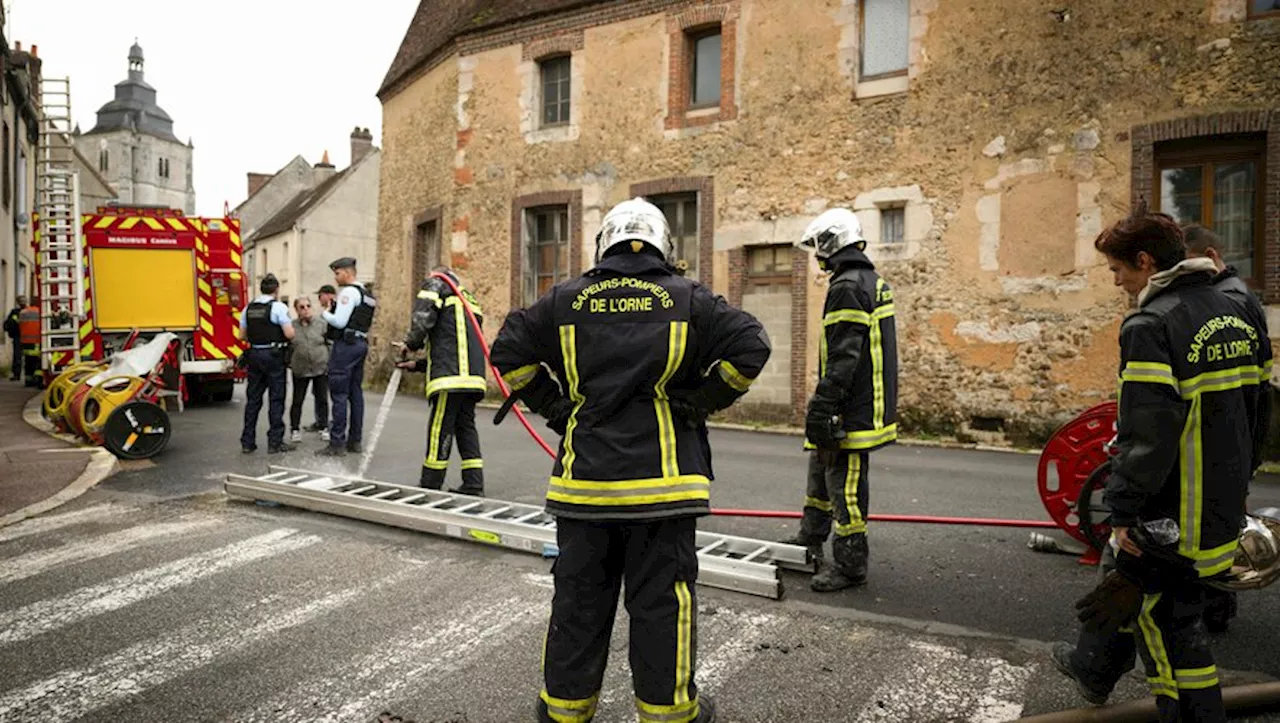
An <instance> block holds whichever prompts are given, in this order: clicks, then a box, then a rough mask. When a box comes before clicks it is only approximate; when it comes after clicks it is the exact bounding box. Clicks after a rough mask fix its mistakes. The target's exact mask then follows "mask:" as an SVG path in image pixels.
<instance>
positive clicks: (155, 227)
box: [142, 216, 164, 231]
mask: <svg viewBox="0 0 1280 723" xmlns="http://www.w3.org/2000/svg"><path fill="white" fill-rule="evenodd" d="M142 222H143V223H145V224H147V225H148V226H150V227H151V230H152V231H163V230H164V224H162V223H160V219H158V218H151V217H150V216H144V217H143V218H142Z"/></svg>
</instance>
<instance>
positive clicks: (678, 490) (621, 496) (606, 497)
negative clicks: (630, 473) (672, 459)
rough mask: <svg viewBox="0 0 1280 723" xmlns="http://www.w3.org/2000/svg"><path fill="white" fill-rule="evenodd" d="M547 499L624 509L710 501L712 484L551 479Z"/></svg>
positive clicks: (697, 478) (690, 478) (695, 478)
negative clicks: (634, 506) (669, 503)
mask: <svg viewBox="0 0 1280 723" xmlns="http://www.w3.org/2000/svg"><path fill="white" fill-rule="evenodd" d="M547 499H548V500H552V501H554V502H561V503H564V504H569V505H588V506H593V507H624V506H632V505H656V504H661V503H663V502H685V501H693V500H709V499H711V481H710V480H708V479H707V478H706V477H704V476H702V475H697V474H689V475H681V476H679V477H671V478H666V479H638V480H619V481H617V482H594V481H586V480H575V479H566V478H564V477H552V478H551V488H550V490H549V491H548V492H547Z"/></svg>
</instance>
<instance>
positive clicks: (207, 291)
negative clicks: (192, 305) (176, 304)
mask: <svg viewBox="0 0 1280 723" xmlns="http://www.w3.org/2000/svg"><path fill="white" fill-rule="evenodd" d="M196 286H198V287H200V292H201V293H203V294H204V295H205V296H213V287H212V286H209V282H208V281H205V280H204V279H196Z"/></svg>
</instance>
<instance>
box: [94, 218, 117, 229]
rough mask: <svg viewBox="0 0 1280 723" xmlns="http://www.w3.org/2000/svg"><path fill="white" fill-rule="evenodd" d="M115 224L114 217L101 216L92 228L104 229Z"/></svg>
mask: <svg viewBox="0 0 1280 723" xmlns="http://www.w3.org/2000/svg"><path fill="white" fill-rule="evenodd" d="M115 222H116V217H115V216H103V217H102V218H100V219H98V222H97V223H95V224H94V225H93V227H94V228H106V227H108V226H110V225H111V224H113V223H115Z"/></svg>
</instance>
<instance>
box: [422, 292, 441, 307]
mask: <svg viewBox="0 0 1280 723" xmlns="http://www.w3.org/2000/svg"><path fill="white" fill-rule="evenodd" d="M418 298H419V299H422V300H424V301H430V302H433V303H434V304H435V305H436V306H440V295H439V294H437V293H436V292H434V291H431V290H429V289H422V290H421V291H419V292H418Z"/></svg>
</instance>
